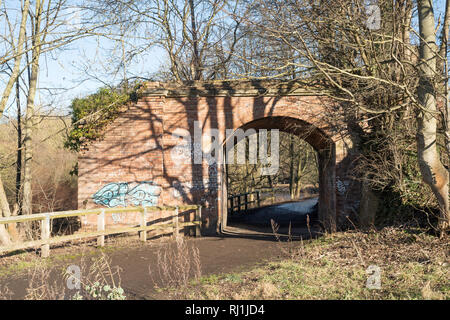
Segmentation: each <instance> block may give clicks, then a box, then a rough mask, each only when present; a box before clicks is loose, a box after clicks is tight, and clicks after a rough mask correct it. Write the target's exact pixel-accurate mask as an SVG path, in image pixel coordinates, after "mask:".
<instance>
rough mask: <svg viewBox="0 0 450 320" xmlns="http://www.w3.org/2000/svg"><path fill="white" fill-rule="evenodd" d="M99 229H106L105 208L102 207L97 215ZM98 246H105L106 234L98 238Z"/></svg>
mask: <svg viewBox="0 0 450 320" xmlns="http://www.w3.org/2000/svg"><path fill="white" fill-rule="evenodd" d="M97 231H105V209H102V211H101V212H100V214H99V215H98V217H97ZM97 246H99V247H104V246H105V236H104V235H101V236H98V238H97Z"/></svg>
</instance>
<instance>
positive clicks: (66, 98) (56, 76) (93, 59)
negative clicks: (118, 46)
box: [0, 0, 445, 114]
mask: <svg viewBox="0 0 450 320" xmlns="http://www.w3.org/2000/svg"><path fill="white" fill-rule="evenodd" d="M77 1H82V0H69V3H75V2H77ZM17 3H19V2H18V1H17V0H6V5H7V6H12V7H14V6H17ZM434 4H435V14H436V16H438V15H439V14H441V15H443V9H444V4H445V0H435V1H434ZM72 16H73V19H72V20H73V21H75V24H76V23H77V21H79V20H78V19H79V18H80V17H78V16H77V15H76V14H72ZM81 18H82V17H81ZM1 22H2V20H1V19H0V23H1ZM111 46H112V41H109V40H106V39H98V38H97V39H96V38H84V39H81V40H78V41H76V42H74V43H72V44H70V46H67V47H65V48H64V49H63V50H56V51H54V52H51V53H48V54H46V55H45V56H44V57H42V59H41V61H40V63H41V67H42V68H41V73H40V77H39V88H41V90H40V93H39V95H38V101H39V102H40V103H41V104H52V105H53V106H54V107H55V109H57V110H58V113H59V114H68V113H69V112H70V109H69V105H70V102H71V100H72V99H73V98H75V97H82V96H85V95H87V94H90V93H93V92H95V91H96V90H98V88H99V87H102V86H104V83H102V81H103V82H105V83H108V84H114V83H117V82H118V81H120V79H122V77H123V74H117V75H108V76H106V75H105V74H104V73H103V71H102V70H103V69H104V68H105V67H106V68H107V67H110V66H111V64H110V63H108V59H110V58H111V55H110V54H109V53H107V52H106V51H105V50H104V49H105V48H111ZM117 54H119V53H117ZM165 61H166V55H165V53H164V51H163V50H162V49H161V48H157V47H153V48H152V49H150V50H149V51H148V52H147V53H146V54H145V55H142V56H141V57H140V59H139V60H136V61H134V63H132V64H131V65H130V66H129V69H128V72H127V75H128V76H134V75H143V76H148V75H150V74H151V73H154V72H156V71H157V70H158V69H159V68H160V66H161V65H163V64H165ZM86 67H87V68H88V71H89V74H86V73H85V72H84V71H83V68H86ZM94 75H95V76H98V77H99V79H100V80H96V79H94V77H93V76H94ZM0 88H1V85H0ZM45 88H51V89H52V90H51V91H49V90H46V89H45ZM69 88H70V89H69ZM63 89H64V90H63ZM11 103H12V101H11ZM11 110H14V107H11Z"/></svg>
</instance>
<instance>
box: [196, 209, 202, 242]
mask: <svg viewBox="0 0 450 320" xmlns="http://www.w3.org/2000/svg"><path fill="white" fill-rule="evenodd" d="M195 221H196V222H197V223H198V224H196V225H195V236H196V237H201V235H202V233H201V223H202V206H199V207H198V208H197V210H195Z"/></svg>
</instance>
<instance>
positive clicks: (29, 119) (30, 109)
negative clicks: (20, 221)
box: [22, 0, 43, 215]
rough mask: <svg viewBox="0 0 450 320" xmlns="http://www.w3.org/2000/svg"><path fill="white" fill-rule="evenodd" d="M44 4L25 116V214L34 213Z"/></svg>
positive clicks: (38, 22)
mask: <svg viewBox="0 0 450 320" xmlns="http://www.w3.org/2000/svg"><path fill="white" fill-rule="evenodd" d="M42 4H43V2H42V1H41V0H38V1H36V17H35V20H34V29H35V30H34V34H33V37H32V42H33V50H32V61H31V77H30V84H29V88H28V97H27V114H26V118H25V132H24V142H23V145H24V147H25V159H24V163H23V165H24V175H23V202H22V206H23V207H22V211H23V213H24V214H26V215H27V214H32V213H33V209H32V199H33V193H32V189H31V182H32V173H31V166H32V159H33V141H32V133H33V129H34V112H35V109H34V101H35V97H36V86H37V80H38V74H39V57H40V54H41V31H40V25H41V18H42Z"/></svg>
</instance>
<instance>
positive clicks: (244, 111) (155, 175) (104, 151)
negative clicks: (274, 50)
mask: <svg viewBox="0 0 450 320" xmlns="http://www.w3.org/2000/svg"><path fill="white" fill-rule="evenodd" d="M333 108H336V105H335V104H333V103H332V102H331V101H330V100H329V99H327V98H324V97H320V96H304V95H300V96H281V97H269V96H265V97H254V96H249V97H245V96H215V97H204V96H185V97H164V96H143V97H142V98H140V99H139V101H138V102H137V103H136V104H134V105H132V106H130V107H128V109H127V110H126V111H124V112H123V113H122V114H121V115H120V116H119V117H118V119H117V120H115V121H114V122H113V123H112V124H110V125H109V126H108V128H107V129H106V131H105V134H104V137H103V138H102V139H99V140H98V141H96V142H94V143H91V144H90V145H88V146H86V148H85V150H83V151H82V152H80V154H79V163H78V170H79V179H78V205H79V209H84V208H94V207H98V206H99V205H98V204H96V203H94V201H93V198H92V196H93V195H94V194H95V193H96V192H97V191H98V190H100V189H101V188H102V187H104V186H105V185H107V184H110V183H130V184H129V190H130V189H132V188H133V187H135V186H136V185H138V183H139V182H143V181H151V182H153V183H154V184H155V185H158V186H159V187H160V188H161V189H160V194H159V195H158V196H157V204H158V205H177V204H202V205H205V206H206V208H205V209H204V210H203V217H204V228H205V229H206V230H210V231H214V230H215V228H216V225H217V221H218V218H219V216H220V214H221V210H220V205H219V204H220V198H221V196H220V194H221V190H220V188H221V184H220V181H221V177H220V168H217V167H214V166H209V165H208V164H207V163H205V162H204V163H203V165H189V164H182V163H181V164H180V163H174V162H173V160H172V156H171V150H172V148H173V147H174V146H175V145H176V143H177V141H176V140H175V139H174V138H173V137H172V132H173V131H174V130H175V129H177V128H183V129H186V130H188V131H189V132H190V133H191V135H192V137H193V135H194V132H193V123H194V121H200V123H201V124H202V130H203V132H206V131H207V130H208V129H209V128H218V129H219V130H220V135H221V137H220V139H221V141H224V139H225V130H226V129H237V128H239V127H242V126H243V125H246V124H248V123H249V122H252V121H254V120H256V119H262V118H266V117H291V118H295V119H301V120H303V121H305V122H307V123H310V124H313V125H314V126H316V127H317V128H319V129H320V130H321V132H322V133H323V134H324V135H326V136H327V137H329V138H330V139H331V140H332V141H333V142H334V143H335V146H336V161H337V171H336V176H337V178H338V179H340V180H343V181H344V182H342V183H340V184H339V183H338V185H339V186H340V187H342V188H344V187H345V189H348V188H349V185H348V183H347V182H346V181H347V180H348V178H347V175H346V170H348V168H349V165H350V164H349V163H350V162H351V161H350V162H349V160H348V158H349V157H351V155H350V154H349V153H348V150H349V146H348V144H347V142H346V141H347V140H348V137H347V136H348V135H347V134H346V131H345V129H344V127H343V126H340V123H339V119H334V120H333V121H330V118H331V119H332V118H333V117H330V115H332V114H333V110H334V109H333ZM312 143H314V141H312ZM344 162H347V164H344ZM339 164H343V165H341V166H340V165H339ZM346 184H347V185H346ZM342 188H341V189H342ZM341 191H342V190H341ZM336 192H337V193H336V195H337V210H338V211H342V210H343V208H345V207H346V206H347V204H346V200H345V199H346V198H348V197H347V195H346V192H347V190H345V191H344V192H340V191H339V190H337V191H336ZM349 205H350V206H353V204H349ZM346 210H347V209H346ZM155 215H157V214H155ZM125 217H128V219H125ZM158 217H160V216H158ZM158 217H156V216H155V217H154V218H158ZM89 219H91V220H84V223H85V225H86V226H88V225H90V224H95V223H96V220H95V219H96V217H94V216H93V217H91V218H89ZM150 219H152V218H150ZM138 221H139V220H138V218H137V217H134V216H132V215H126V216H125V215H122V216H121V217H117V216H116V217H115V220H112V219H111V220H109V221H108V222H109V224H114V223H116V224H122V223H125V224H134V223H136V224H137V223H138Z"/></svg>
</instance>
